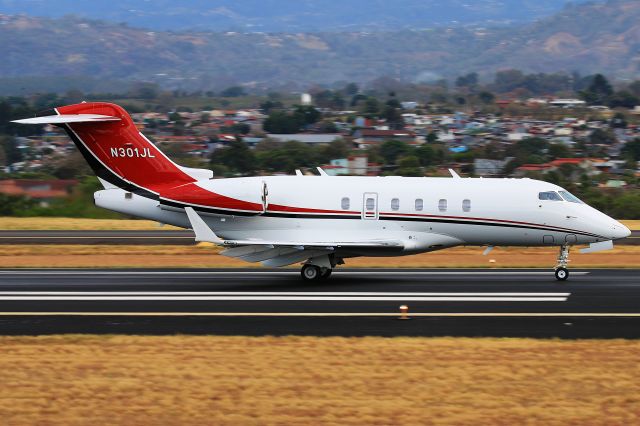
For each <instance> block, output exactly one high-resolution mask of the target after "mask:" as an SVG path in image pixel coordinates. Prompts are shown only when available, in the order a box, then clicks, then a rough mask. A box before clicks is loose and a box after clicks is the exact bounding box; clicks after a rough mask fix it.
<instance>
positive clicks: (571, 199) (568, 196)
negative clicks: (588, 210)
mask: <svg viewBox="0 0 640 426" xmlns="http://www.w3.org/2000/svg"><path fill="white" fill-rule="evenodd" d="M559 192H560V195H562V198H564V199H565V200H567V201H569V202H571V203H577V204H584V203H583V202H582V201H581V200H580V199H579V198H578V197H576V196H575V195H573V194H572V193H570V192H569V191H559Z"/></svg>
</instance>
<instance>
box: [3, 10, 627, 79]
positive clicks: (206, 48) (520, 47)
mask: <svg viewBox="0 0 640 426" xmlns="http://www.w3.org/2000/svg"><path fill="white" fill-rule="evenodd" d="M0 40H1V41H3V42H2V43H0V58H2V61H0V76H2V77H20V76H25V75H26V76H43V75H63V76H64V75H68V76H77V75H85V76H93V77H95V78H98V79H112V80H129V81H131V80H144V81H154V82H158V83H160V84H162V85H163V86H165V87H181V88H188V89H204V90H209V89H211V88H224V87H228V86H230V85H233V84H247V85H258V86H269V87H275V86H278V85H285V84H288V83H294V84H298V85H308V84H311V83H332V82H336V81H356V82H366V81H369V80H372V79H375V78H377V77H380V76H390V77H394V78H399V79H403V80H410V81H420V80H436V79H439V78H445V77H446V78H452V77H455V76H457V75H460V74H463V73H467V72H471V71H476V72H479V73H480V74H481V76H488V75H490V74H492V73H494V72H495V71H497V70H500V69H505V68H517V69H521V70H523V71H527V72H556V71H564V72H572V71H574V70H578V71H580V72H582V73H593V72H604V73H605V74H608V75H611V76H612V77H617V78H636V77H637V76H638V75H639V73H640V2H638V1H629V0H610V1H609V2H607V3H606V4H587V5H580V6H569V7H567V8H565V9H563V11H562V12H560V13H558V14H556V15H554V16H552V17H549V18H545V19H543V20H541V21H539V22H535V23H531V24H528V25H524V26H516V27H511V28H505V27H496V28H479V27H465V28H449V29H445V30H443V29H431V30H420V31H418V30H402V31H392V32H341V33H336V32H325V33H302V32H300V33H251V32H247V33H242V32H204V31H201V32H157V31H149V30H142V29H138V28H133V27H129V26H127V25H115V24H109V23H105V22H101V21H90V20H83V19H79V18H74V17H65V18H60V19H48V18H33V17H27V16H6V15H2V16H0Z"/></svg>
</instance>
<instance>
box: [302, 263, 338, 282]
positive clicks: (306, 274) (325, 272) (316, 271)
mask: <svg viewBox="0 0 640 426" xmlns="http://www.w3.org/2000/svg"><path fill="white" fill-rule="evenodd" d="M332 271H333V270H332V269H331V268H322V267H320V266H317V265H311V264H308V263H307V264H305V265H303V266H302V271H300V275H302V278H303V279H304V280H305V281H319V280H326V279H327V278H329V277H330V276H331V272H332Z"/></svg>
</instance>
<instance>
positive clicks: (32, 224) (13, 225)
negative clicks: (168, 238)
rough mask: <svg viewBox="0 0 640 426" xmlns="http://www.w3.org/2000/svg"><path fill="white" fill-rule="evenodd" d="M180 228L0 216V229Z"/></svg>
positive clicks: (136, 222)
mask: <svg viewBox="0 0 640 426" xmlns="http://www.w3.org/2000/svg"><path fill="white" fill-rule="evenodd" d="M162 229H167V230H171V229H182V228H176V227H174V226H170V225H166V226H162V227H161V226H160V225H159V224H158V222H154V221H152V220H127V219H77V218H68V217H0V230H12V231H22V230H34V231H40V230H48V231H52V230H66V231H102V230H116V231H153V230H162Z"/></svg>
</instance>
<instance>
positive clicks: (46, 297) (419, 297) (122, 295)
mask: <svg viewBox="0 0 640 426" xmlns="http://www.w3.org/2000/svg"><path fill="white" fill-rule="evenodd" d="M570 295H571V293H375V292H344V293H340V292H333V293H329V292H106V291H101V292H37V291H36V292H29V291H24V292H2V293H0V301H235V302H242V301H270V302H291V301H306V302H310V301H313V302H565V301H566V300H567V298H568V297H569V296H570Z"/></svg>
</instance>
